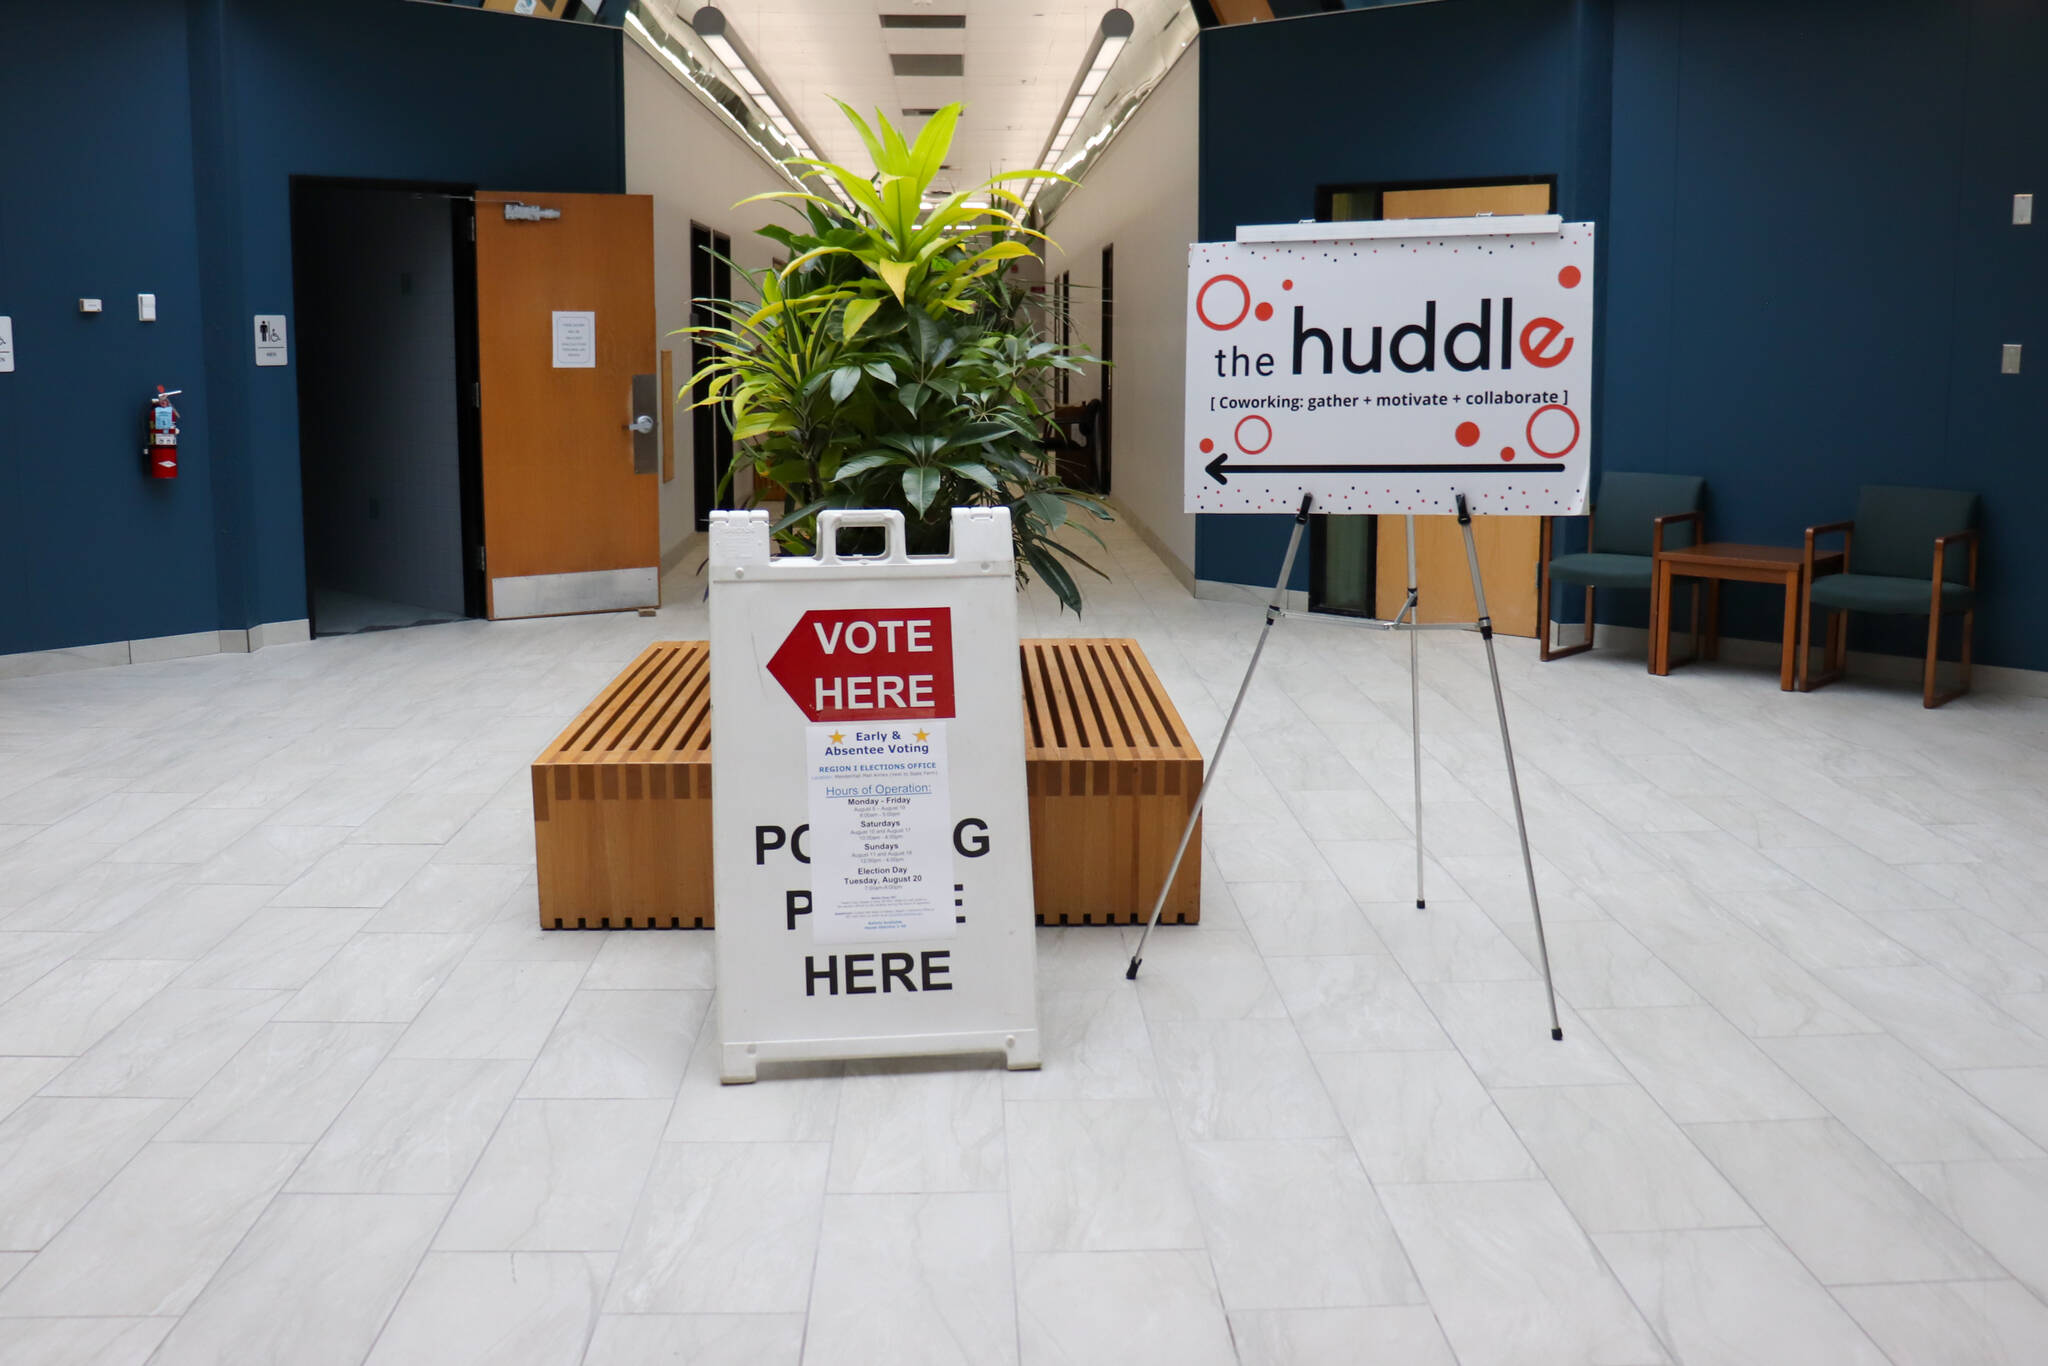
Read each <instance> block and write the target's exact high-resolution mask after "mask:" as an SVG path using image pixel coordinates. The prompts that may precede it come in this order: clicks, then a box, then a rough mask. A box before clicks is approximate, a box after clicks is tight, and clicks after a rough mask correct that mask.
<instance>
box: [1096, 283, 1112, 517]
mask: <svg viewBox="0 0 2048 1366" xmlns="http://www.w3.org/2000/svg"><path fill="white" fill-rule="evenodd" d="M1115 362H1116V247H1115V246H1114V245H1111V246H1107V247H1104V248H1103V249H1102V366H1101V370H1100V373H1101V375H1102V411H1101V412H1099V413H1098V414H1096V417H1095V445H1096V456H1095V469H1096V479H1097V483H1098V487H1097V488H1096V490H1095V491H1096V492H1097V493H1108V492H1109V489H1110V461H1111V459H1112V457H1113V454H1114V451H1115V447H1114V446H1113V445H1111V443H1110V439H1109V432H1110V421H1111V418H1112V417H1113V416H1114V415H1115V413H1116V364H1115Z"/></svg>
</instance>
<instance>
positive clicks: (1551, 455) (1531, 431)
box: [1523, 403, 1579, 460]
mask: <svg viewBox="0 0 2048 1366" xmlns="http://www.w3.org/2000/svg"><path fill="white" fill-rule="evenodd" d="M1553 411H1555V412H1560V413H1563V414H1564V415H1565V416H1566V417H1568V418H1570V419H1571V420H1572V439H1571V440H1569V441H1567V442H1565V443H1564V445H1563V446H1562V447H1561V448H1560V449H1558V450H1554V451H1546V450H1544V449H1543V447H1541V446H1539V445H1537V444H1536V419H1537V418H1539V417H1541V416H1543V415H1544V414H1545V413H1548V412H1553ZM1523 434H1524V435H1525V436H1527V437H1528V439H1529V449H1530V450H1532V451H1534V452H1536V454H1538V455H1540V456H1542V457H1543V458H1544V459H1545V460H1560V459H1563V458H1564V457H1565V456H1566V455H1568V454H1570V452H1571V449H1572V447H1574V446H1576V445H1578V444H1579V415H1578V414H1577V413H1575V412H1573V411H1572V410H1571V409H1569V408H1567V407H1565V406H1564V405H1563V404H1562V403H1546V404H1544V405H1543V406H1542V407H1541V408H1538V409H1537V410H1536V411H1535V412H1533V413H1531V414H1529V425H1528V427H1527V428H1526V429H1525V431H1524V433H1523Z"/></svg>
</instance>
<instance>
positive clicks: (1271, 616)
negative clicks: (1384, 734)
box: [1124, 493, 1315, 982]
mask: <svg viewBox="0 0 2048 1366" xmlns="http://www.w3.org/2000/svg"><path fill="white" fill-rule="evenodd" d="M1314 497H1315V495H1313V494H1308V493H1304V494H1303V495H1302V496H1301V508H1300V510H1299V511H1297V512H1296V513H1295V514H1294V531H1293V533H1292V534H1291V535H1289V536H1288V538H1287V555H1286V557H1285V558H1283V559H1282V560H1281V561H1280V581H1279V582H1278V583H1276V584H1274V585H1273V600H1272V602H1271V603H1270V604H1269V605H1268V606H1267V608H1266V624H1265V626H1263V627H1262V628H1260V630H1259V643H1258V644H1257V645H1256V646H1254V647H1253V648H1252V658H1251V663H1249V664H1247V665H1245V667H1244V682H1242V683H1240V684H1238V686H1237V700H1236V701H1234V702H1232V703H1231V704H1230V715H1229V716H1227V717H1225V718H1224V721H1223V734H1222V735H1221V736H1219V737H1218V738H1217V740H1216V752H1215V753H1214V754H1212V755H1210V756H1209V771H1208V773H1207V774H1206V775H1205V776H1204V777H1203V778H1202V788H1201V791H1199V792H1197V793H1196V794H1195V806H1194V810H1192V811H1190V812H1188V824H1187V828H1186V829H1185V830H1183V831H1181V832H1180V844H1179V845H1178V846H1177V847H1176V848H1175V849H1174V851H1173V862H1172V863H1171V864H1170V865H1168V867H1167V869H1166V880H1165V881H1164V882H1162V883H1160V884H1159V899H1158V900H1157V901H1155V902H1153V903H1152V918H1151V919H1150V920H1148V921H1146V922H1145V932H1144V933H1143V934H1141V935H1139V936H1138V947H1137V948H1136V949H1135V950H1133V951H1132V953H1131V965H1130V966H1129V967H1128V968H1125V969H1124V978H1125V980H1127V981H1133V982H1135V981H1136V980H1137V979H1138V964H1140V963H1142V962H1143V961H1144V960H1145V941H1146V940H1148V939H1150V938H1151V937H1152V930H1153V928H1154V927H1155V926H1157V925H1158V924H1159V916H1160V914H1161V912H1163V911H1165V909H1166V896H1167V893H1169V892H1171V891H1172V890H1173V880H1174V879H1175V878H1177V877H1179V876H1180V861H1181V859H1183V858H1184V857H1186V856H1187V852H1188V841H1189V840H1192V839H1193V838H1194V837H1195V822H1197V821H1199V820H1201V818H1202V804H1203V803H1204V802H1206V801H1208V800H1209V785H1210V784H1211V783H1214V782H1215V781H1216V774H1217V772H1218V771H1219V770H1220V769H1221V768H1222V766H1223V749H1224V746H1226V745H1228V744H1229V743H1230V732H1231V730H1232V729H1234V728H1235V727H1236V725H1237V713H1238V712H1239V710H1240V709H1242V708H1243V706H1244V699H1245V695H1246V694H1247V693H1249V692H1250V691H1251V690H1252V675H1254V674H1256V673H1257V672H1258V671H1259V656H1260V655H1262V654H1264V653H1265V652H1266V637H1267V636H1270V635H1272V634H1273V623H1275V622H1277V621H1278V620H1280V614H1281V613H1282V612H1283V611H1285V610H1286V608H1287V580H1288V578H1289V577H1291V576H1292V575H1293V573H1294V555H1295V552H1296V551H1298V550H1300V549H1301V533H1302V531H1303V530H1304V529H1305V528H1306V527H1307V526H1308V508H1309V504H1310V502H1311V501H1313V499H1314Z"/></svg>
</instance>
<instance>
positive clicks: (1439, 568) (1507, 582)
mask: <svg viewBox="0 0 2048 1366" xmlns="http://www.w3.org/2000/svg"><path fill="white" fill-rule="evenodd" d="M1549 212H1550V186H1548V185H1459V186H1455V187H1452V188H1448V189H1435V190H1388V191H1386V192H1385V194H1383V195H1382V196H1381V199H1380V216H1381V217H1383V218H1465V217H1469V216H1471V215H1473V214H1478V213H1495V214H1511V213H1549ZM1537 533H1538V524H1537V519H1536V518H1534V517H1474V518H1473V519H1472V539H1473V541H1474V542H1475V543H1476V544H1477V545H1478V548H1479V580H1480V582H1481V583H1482V584H1484V585H1485V587H1486V606H1487V609H1488V611H1490V612H1491V613H1492V614H1493V629H1494V630H1495V631H1497V632H1498V633H1500V634H1501V635H1504V636H1534V635H1535V634H1536V554H1537ZM1378 539H1379V550H1378V553H1377V555H1376V556H1375V558H1374V561H1373V584H1374V593H1373V597H1374V603H1373V615H1375V616H1381V617H1390V616H1392V615H1393V614H1394V613H1396V612H1398V611H1400V610H1401V604H1402V603H1403V602H1404V601H1405V600H1406V598H1407V594H1408V535H1407V532H1406V530H1405V528H1404V527H1403V524H1402V519H1401V518H1399V517H1382V518H1380V519H1379V537H1378ZM1415 570H1416V574H1417V576H1418V577H1419V579H1420V580H1421V582H1420V583H1419V584H1418V585H1417V586H1418V587H1419V588H1420V589H1421V593H1422V605H1421V612H1420V613H1419V617H1420V619H1421V620H1423V621H1431V622H1434V621H1471V620H1472V619H1473V612H1474V604H1473V602H1472V570H1471V568H1470V566H1468V565H1467V564H1466V562H1465V537H1464V535H1463V534H1462V533H1461V532H1460V531H1459V530H1458V520H1457V518H1455V517H1417V518H1416V519H1415Z"/></svg>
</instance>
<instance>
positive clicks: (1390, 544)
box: [1373, 517, 1539, 636]
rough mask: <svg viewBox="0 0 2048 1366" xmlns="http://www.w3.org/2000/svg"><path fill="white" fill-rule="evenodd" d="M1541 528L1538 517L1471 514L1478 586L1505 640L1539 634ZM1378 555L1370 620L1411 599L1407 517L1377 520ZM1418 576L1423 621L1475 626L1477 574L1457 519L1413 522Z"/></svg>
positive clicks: (1428, 519) (1495, 624) (1389, 615)
mask: <svg viewBox="0 0 2048 1366" xmlns="http://www.w3.org/2000/svg"><path fill="white" fill-rule="evenodd" d="M1538 530H1539V525H1538V522H1537V519H1536V518H1534V517H1474V518H1473V519H1472V541H1473V544H1474V545H1475V546H1476V547H1477V548H1478V550H1479V582H1480V583H1481V584H1483V585H1484V586H1485V588H1486V610H1487V611H1488V612H1489V613H1491V614H1492V616H1493V629H1494V631H1495V632H1496V633H1497V634H1500V635H1504V636H1534V635H1535V634H1536V553H1537V533H1538ZM1378 540H1379V550H1378V552H1377V557H1376V558H1375V560H1374V561H1373V583H1374V585H1375V591H1374V597H1375V602H1374V607H1373V615H1374V616H1378V617H1391V616H1393V615H1394V614H1395V613H1396V612H1398V611H1400V610H1401V604H1402V603H1404V602H1406V601H1407V599H1408V532H1407V527H1406V519H1405V518H1401V517H1381V518H1380V519H1379V537H1378ZM1415 575H1416V586H1417V588H1419V589H1420V590H1421V610H1420V611H1419V612H1418V613H1417V616H1418V618H1419V619H1420V620H1422V621H1472V620H1475V619H1476V616H1477V609H1476V606H1475V604H1474V603H1473V601H1472V569H1471V566H1470V565H1469V564H1467V563H1466V559H1465V536H1464V533H1463V532H1461V531H1460V530H1459V529H1458V519H1457V518H1455V517H1417V518H1416V519H1415Z"/></svg>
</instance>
